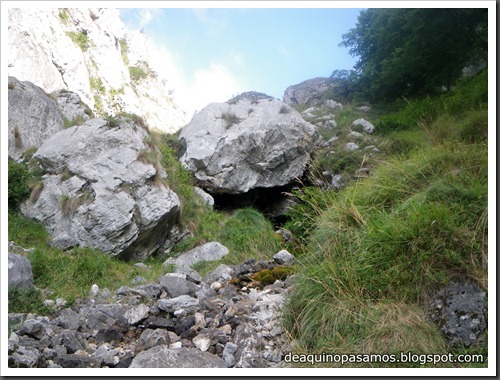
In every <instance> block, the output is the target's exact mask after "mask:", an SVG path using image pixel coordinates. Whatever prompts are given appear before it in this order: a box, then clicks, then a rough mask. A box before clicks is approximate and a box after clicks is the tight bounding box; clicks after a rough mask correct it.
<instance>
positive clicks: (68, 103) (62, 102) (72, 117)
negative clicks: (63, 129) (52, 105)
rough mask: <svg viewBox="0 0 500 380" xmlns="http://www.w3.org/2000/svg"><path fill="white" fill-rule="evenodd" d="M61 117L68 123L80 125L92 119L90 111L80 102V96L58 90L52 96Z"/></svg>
mask: <svg viewBox="0 0 500 380" xmlns="http://www.w3.org/2000/svg"><path fill="white" fill-rule="evenodd" d="M52 96H53V97H54V98H55V99H56V102H57V105H58V106H59V109H60V110H61V112H62V114H63V117H64V118H65V119H66V120H67V121H68V122H70V123H74V124H82V123H84V122H85V121H87V120H89V119H91V118H92V117H93V112H92V110H91V109H90V108H89V107H88V106H87V105H86V104H85V103H83V102H82V100H81V98H80V96H79V95H78V94H77V93H75V92H71V91H68V90H59V91H56V92H54V93H53V94H52Z"/></svg>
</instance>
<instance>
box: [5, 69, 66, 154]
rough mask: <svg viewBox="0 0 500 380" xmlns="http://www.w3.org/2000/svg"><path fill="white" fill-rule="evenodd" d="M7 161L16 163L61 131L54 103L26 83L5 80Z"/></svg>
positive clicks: (13, 79)
mask: <svg viewBox="0 0 500 380" xmlns="http://www.w3.org/2000/svg"><path fill="white" fill-rule="evenodd" d="M8 103H9V108H8V110H9V112H8V113H9V124H8V128H9V135H8V136H9V137H8V141H9V157H10V158H12V159H14V160H16V161H18V160H20V159H21V156H22V154H23V153H24V152H25V151H26V150H27V149H29V148H38V147H39V146H40V145H41V144H42V143H43V141H45V140H46V139H47V138H49V137H50V136H52V135H53V134H54V133H56V132H59V131H61V130H62V129H64V121H63V116H62V114H61V111H60V110H59V108H58V106H57V104H56V102H55V101H54V100H53V99H51V98H50V97H49V96H47V95H46V94H45V92H44V91H43V90H42V89H41V88H39V87H38V86H35V85H34V84H33V83H30V82H21V81H19V80H17V79H16V78H14V77H9V92H8Z"/></svg>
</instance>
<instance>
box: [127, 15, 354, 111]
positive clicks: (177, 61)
mask: <svg viewBox="0 0 500 380" xmlns="http://www.w3.org/2000/svg"><path fill="white" fill-rule="evenodd" d="M359 11H360V9H325V8H321V9H311V8H300V9H297V8H293V9H291V8H278V9H276V8H275V9H263V8H250V9H241V8H233V9H227V8H226V9H220V8H209V9H206V8H189V9H187V8H180V9H178V8H176V9H165V8H161V9H160V8H150V9H120V14H121V17H122V19H123V21H124V23H125V25H126V26H127V29H129V30H131V31H132V30H137V29H142V30H143V32H144V33H145V34H146V35H147V36H148V37H149V38H150V39H151V40H152V41H153V42H154V44H155V46H156V47H157V48H156V50H157V51H162V52H163V53H164V54H165V55H168V59H167V58H166V59H165V62H166V61H169V62H170V65H173V66H175V69H172V68H171V66H169V70H170V72H172V73H174V72H175V75H176V76H177V77H180V78H177V79H178V80H179V81H180V82H182V84H180V86H184V87H187V88H189V89H190V90H186V91H188V92H190V94H189V95H186V96H187V97H189V98H190V99H191V101H192V102H194V103H195V104H196V108H197V109H199V108H200V107H203V106H204V105H206V104H208V103H209V102H210V101H225V100H227V99H229V98H230V97H231V96H233V95H236V94H238V93H241V92H244V91H251V90H254V91H259V92H264V93H266V94H268V95H271V96H274V97H276V98H282V97H283V93H284V91H285V89H286V88H287V87H288V86H290V85H293V84H297V83H300V82H302V81H304V80H307V79H310V78H314V77H318V76H329V75H330V74H331V73H332V71H333V70H335V69H351V68H352V67H353V65H354V63H355V61H356V58H355V57H351V56H350V55H349V54H348V49H346V48H341V47H339V46H338V44H339V42H340V41H341V36H342V34H343V33H346V32H348V31H349V29H351V28H353V27H354V26H355V24H356V21H357V16H358V14H359Z"/></svg>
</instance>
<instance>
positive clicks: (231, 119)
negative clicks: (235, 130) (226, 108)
mask: <svg viewBox="0 0 500 380" xmlns="http://www.w3.org/2000/svg"><path fill="white" fill-rule="evenodd" d="M221 119H222V120H224V121H225V122H226V128H231V127H232V126H233V125H235V124H238V123H239V122H241V120H242V119H240V118H239V117H238V116H236V115H235V114H234V113H232V112H223V113H222V115H221Z"/></svg>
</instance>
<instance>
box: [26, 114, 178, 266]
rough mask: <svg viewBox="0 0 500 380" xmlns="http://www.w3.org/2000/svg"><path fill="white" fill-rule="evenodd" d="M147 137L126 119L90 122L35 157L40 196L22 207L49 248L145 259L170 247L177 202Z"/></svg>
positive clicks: (57, 137)
mask: <svg viewBox="0 0 500 380" xmlns="http://www.w3.org/2000/svg"><path fill="white" fill-rule="evenodd" d="M156 154H157V152H156V151H155V148H154V147H151V146H150V137H149V135H148V132H147V131H146V130H145V129H143V128H142V127H141V126H139V125H136V124H134V123H133V122H132V121H130V120H128V119H124V118H122V119H118V120H115V121H107V120H104V119H91V120H89V121H87V122H86V123H85V124H83V125H81V126H74V127H71V128H68V129H65V130H62V131H60V132H58V133H56V134H55V135H53V136H52V137H51V138H49V139H48V140H46V141H45V143H44V144H43V145H42V146H41V147H40V148H39V149H38V151H37V152H36V153H35V154H34V156H33V158H34V159H35V160H36V161H37V162H38V164H39V167H40V171H42V172H43V173H45V174H44V175H43V177H42V180H41V183H40V186H38V188H39V189H41V190H40V191H39V195H38V197H31V200H29V201H26V202H25V203H23V204H22V205H21V211H22V213H23V214H24V215H26V216H28V217H31V218H33V219H36V220H38V221H40V222H42V223H43V224H44V225H45V226H46V228H47V230H48V231H49V232H50V234H51V236H52V244H53V245H55V246H57V247H59V248H62V249H66V248H70V247H72V246H75V245H79V246H81V247H91V248H95V249H98V250H100V251H102V252H103V253H105V254H108V255H111V256H119V257H121V258H124V259H143V258H146V257H148V256H150V255H153V254H155V253H156V252H158V251H159V250H160V249H161V248H167V247H164V244H166V242H168V244H172V242H175V237H173V236H172V234H173V233H174V232H173V231H177V230H178V229H176V228H174V227H175V226H177V219H178V213H179V204H180V202H179V198H178V196H177V195H176V194H175V193H174V192H173V191H172V190H170V189H169V188H168V187H167V186H166V185H165V181H166V173H165V171H164V169H163V168H161V166H160V165H159V163H158V156H157V155H156Z"/></svg>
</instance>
